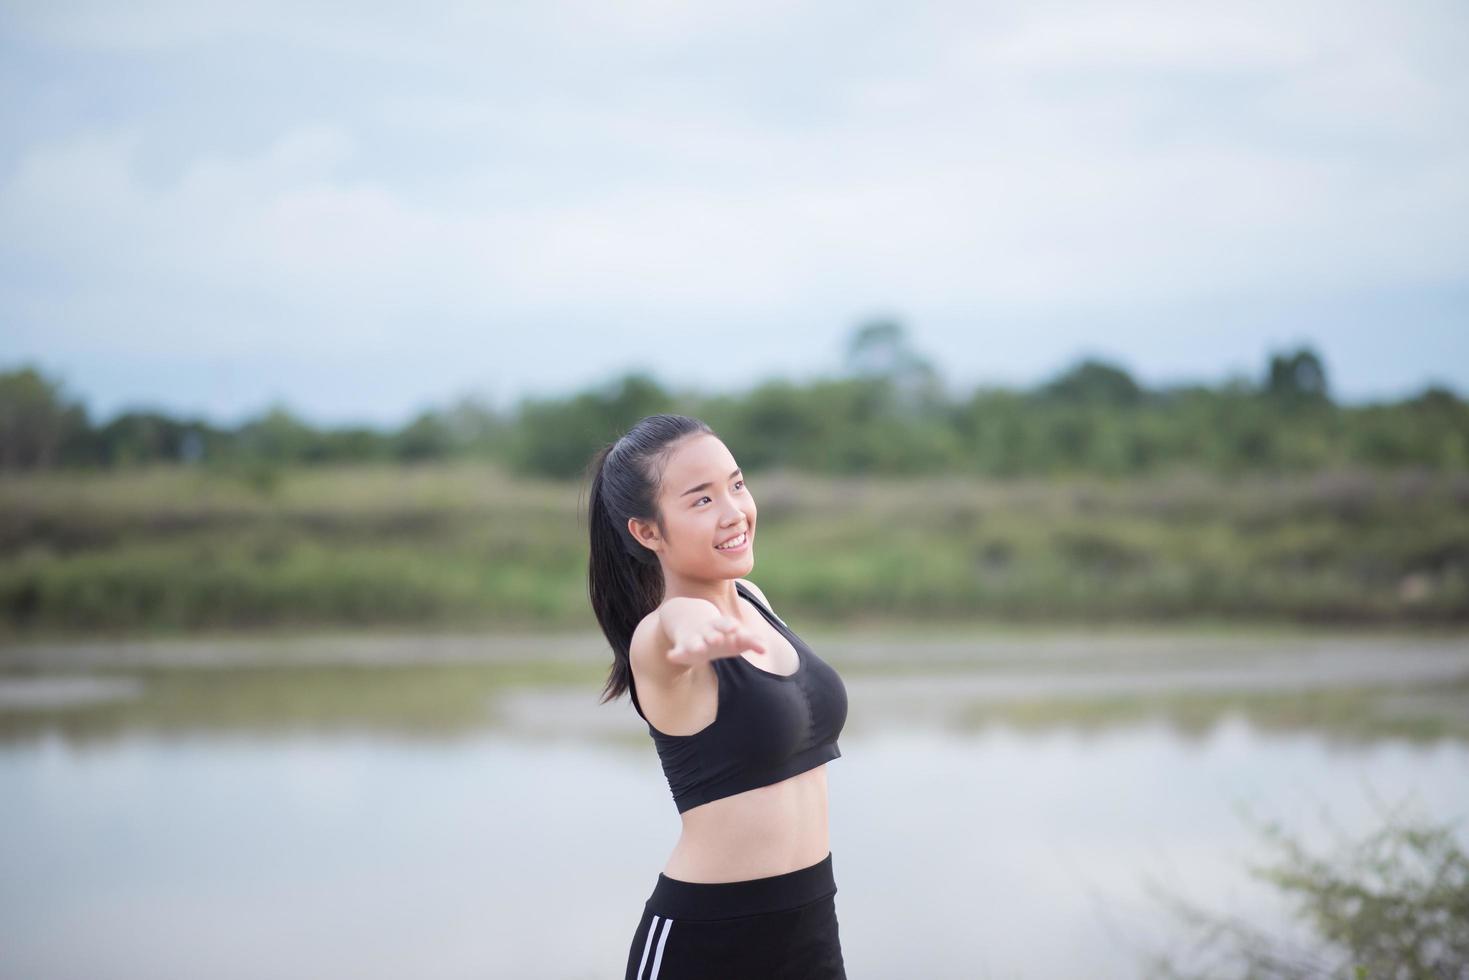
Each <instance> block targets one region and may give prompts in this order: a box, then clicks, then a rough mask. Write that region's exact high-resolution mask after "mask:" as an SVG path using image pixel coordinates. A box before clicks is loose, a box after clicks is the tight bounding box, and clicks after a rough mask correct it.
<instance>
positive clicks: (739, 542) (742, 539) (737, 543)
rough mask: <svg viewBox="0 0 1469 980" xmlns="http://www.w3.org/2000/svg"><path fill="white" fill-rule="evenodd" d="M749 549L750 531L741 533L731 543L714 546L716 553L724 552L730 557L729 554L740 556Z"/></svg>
mask: <svg viewBox="0 0 1469 980" xmlns="http://www.w3.org/2000/svg"><path fill="white" fill-rule="evenodd" d="M749 547H750V532H749V531H748V530H745V531H743V532H741V533H740V534H739V535H737V536H736V537H734V538H732V539H730V541H729V543H728V544H722V545H715V546H714V550H715V551H722V552H724V553H725V554H727V555H728V554H738V553H740V552H741V551H744V550H746V549H747V548H749Z"/></svg>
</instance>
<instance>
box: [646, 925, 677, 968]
mask: <svg viewBox="0 0 1469 980" xmlns="http://www.w3.org/2000/svg"><path fill="white" fill-rule="evenodd" d="M672 931H673V920H672V919H664V920H663V936H662V938H660V939H659V940H658V952H656V953H654V954H653V972H652V973H650V974H648V980H658V967H659V966H660V965H661V964H662V963H663V944H664V943H666V942H668V934H669V933H670V932H672Z"/></svg>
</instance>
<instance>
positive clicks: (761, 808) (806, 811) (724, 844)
mask: <svg viewBox="0 0 1469 980" xmlns="http://www.w3.org/2000/svg"><path fill="white" fill-rule="evenodd" d="M681 816H682V818H683V833H681V834H680V835H679V838H678V843H677V844H675V845H674V848H673V853H672V854H671V855H669V858H668V863H667V865H665V866H664V868H663V873H664V874H665V875H667V876H668V877H670V878H676V879H678V880H680V881H696V882H724V881H744V880H746V879H749V878H768V877H770V876H771V875H780V874H785V873H786V872H788V871H796V870H799V869H801V868H807V867H810V866H811V865H813V864H817V863H819V862H820V861H821V860H822V859H823V858H825V857H826V855H827V852H828V851H829V850H830V839H829V835H828V827H827V816H826V765H825V763H823V764H822V765H819V766H817V767H816V768H815V769H808V770H807V771H806V772H803V773H798V774H797V775H795V776H792V777H790V778H789V779H783V780H781V781H780V782H778V783H772V784H771V785H769V786H760V787H757V788H755V789H752V790H747V791H745V792H743V793H736V794H735V795H734V796H726V797H724V798H723V799H719V800H713V801H711V802H709V803H705V804H702V805H701V806H696V807H693V808H691V809H688V810H685V811H684V812H683V814H682V815H681Z"/></svg>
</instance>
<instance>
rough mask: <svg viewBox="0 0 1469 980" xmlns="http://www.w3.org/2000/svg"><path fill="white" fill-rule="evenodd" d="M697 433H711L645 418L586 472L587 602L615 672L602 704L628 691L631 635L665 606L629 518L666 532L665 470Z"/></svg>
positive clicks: (653, 562) (669, 419) (652, 563)
mask: <svg viewBox="0 0 1469 980" xmlns="http://www.w3.org/2000/svg"><path fill="white" fill-rule="evenodd" d="M701 432H702V433H708V434H709V435H713V434H714V430H713V429H711V428H709V426H708V425H706V424H704V423H703V422H701V421H699V420H698V419H695V418H689V417H688V416H686V415H649V416H648V417H647V418H644V419H641V420H640V421H639V422H638V423H637V424H636V425H634V426H633V427H632V428H631V429H629V430H628V432H627V434H626V435H624V436H623V437H622V438H621V439H618V440H617V441H616V442H614V443H612V444H611V445H608V446H603V447H602V448H601V449H599V450H597V452H596V455H594V456H593V457H592V461H591V463H590V464H589V465H588V467H587V469H588V471H589V472H590V474H591V493H590V498H589V500H588V502H587V526H588V528H589V529H590V531H591V554H590V557H589V558H588V561H587V595H588V597H589V598H590V599H591V601H592V612H593V613H595V614H596V617H597V623H598V625H600V626H601V627H602V633H603V635H605V636H606V637H607V642H608V643H610V644H611V645H612V670H611V672H610V673H609V674H608V676H607V684H606V686H605V687H604V688H603V691H602V697H601V700H600V701H599V703H603V704H605V703H606V702H607V701H610V700H612V699H613V698H616V697H618V696H620V695H621V694H622V692H623V691H626V690H627V689H628V686H629V684H630V682H631V680H632V666H631V660H630V659H629V653H628V651H629V648H630V647H631V645H632V635H633V631H634V630H635V629H637V625H638V623H640V622H642V621H643V617H644V616H646V615H648V613H650V612H652V611H653V610H654V609H657V608H658V607H659V606H660V605H662V604H663V566H662V565H661V564H659V562H658V556H657V555H656V554H655V553H654V552H652V551H649V550H648V549H647V548H645V547H644V546H643V545H642V544H640V543H639V542H638V541H637V539H636V538H634V537H633V536H632V532H631V531H629V530H628V527H627V522H628V519H629V518H632V517H636V518H639V519H640V520H646V521H653V522H654V523H655V524H657V525H658V528H659V530H664V526H663V515H662V514H661V513H660V512H659V510H658V491H659V488H660V487H661V486H662V482H663V469H664V466H665V465H666V463H667V461H668V456H669V453H670V452H671V451H672V450H673V446H674V443H676V442H678V440H680V439H682V438H684V437H685V436H690V435H694V434H696V433H701Z"/></svg>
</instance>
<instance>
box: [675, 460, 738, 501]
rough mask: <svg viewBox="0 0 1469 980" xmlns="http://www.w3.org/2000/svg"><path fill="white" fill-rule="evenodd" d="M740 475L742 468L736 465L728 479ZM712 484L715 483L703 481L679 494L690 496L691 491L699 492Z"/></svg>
mask: <svg viewBox="0 0 1469 980" xmlns="http://www.w3.org/2000/svg"><path fill="white" fill-rule="evenodd" d="M739 475H740V468H739V467H738V466H736V467H735V468H734V472H733V473H731V474H730V475H729V476H728V479H730V480H733V479H734V478H735V477H737V476H739ZM711 486H713V484H712V483H701V484H699V485H698V486H697V487H689V488H688V489H687V490H685V491H684V492H683V493H681V494H679V496H680V497H687V496H688V495H689V494H691V493H698V492H699V491H700V490H707V489H709V488H710V487H711Z"/></svg>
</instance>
